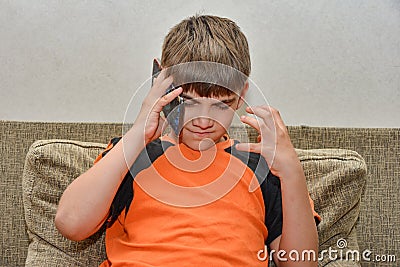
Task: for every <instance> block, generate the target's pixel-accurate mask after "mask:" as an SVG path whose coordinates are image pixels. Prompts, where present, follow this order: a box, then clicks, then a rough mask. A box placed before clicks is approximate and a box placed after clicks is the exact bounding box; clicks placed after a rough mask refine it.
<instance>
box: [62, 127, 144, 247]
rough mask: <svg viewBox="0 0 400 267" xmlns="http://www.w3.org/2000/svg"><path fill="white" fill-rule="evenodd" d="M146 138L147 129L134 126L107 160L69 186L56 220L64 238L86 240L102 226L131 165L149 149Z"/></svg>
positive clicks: (63, 196) (97, 164)
mask: <svg viewBox="0 0 400 267" xmlns="http://www.w3.org/2000/svg"><path fill="white" fill-rule="evenodd" d="M142 135H143V127H142V126H139V125H134V126H133V127H132V128H131V129H130V130H129V131H128V132H127V133H126V134H125V135H124V136H123V138H122V139H121V140H120V141H119V142H118V143H117V144H116V145H115V147H113V149H111V150H110V151H109V153H108V154H107V156H106V157H104V158H103V159H101V160H100V161H99V162H97V163H96V164H95V165H94V166H93V167H92V168H90V169H89V170H87V171H86V172H85V173H83V174H82V175H80V176H79V177H78V178H76V179H75V180H74V181H73V182H72V183H71V184H70V185H69V186H68V188H67V189H66V190H65V192H64V194H63V195H62V197H61V199H60V202H59V207H58V210H57V214H56V219H55V223H56V226H57V228H58V229H59V230H60V232H61V233H62V234H63V235H65V236H66V237H68V238H70V239H73V240H82V239H85V238H87V237H88V236H90V235H91V234H93V233H95V232H96V231H97V230H98V229H99V228H100V227H101V225H102V224H103V223H104V221H105V219H106V217H107V215H108V211H109V208H110V205H111V203H112V200H113V198H114V196H115V194H116V192H117V190H118V187H119V185H120V183H121V182H122V180H123V178H124V177H125V175H126V173H127V172H128V166H131V165H132V164H133V162H134V161H135V159H136V158H137V156H138V155H139V153H140V151H142V149H143V148H144V147H145V143H144V138H143V136H142Z"/></svg>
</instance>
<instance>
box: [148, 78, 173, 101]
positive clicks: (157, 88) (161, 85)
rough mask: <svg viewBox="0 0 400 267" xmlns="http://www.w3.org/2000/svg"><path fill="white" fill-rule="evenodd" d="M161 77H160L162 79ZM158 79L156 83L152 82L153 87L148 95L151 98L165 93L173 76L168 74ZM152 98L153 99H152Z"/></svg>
mask: <svg viewBox="0 0 400 267" xmlns="http://www.w3.org/2000/svg"><path fill="white" fill-rule="evenodd" d="M162 78H163V77H161V79H162ZM161 79H160V80H158V81H157V82H156V83H154V85H153V87H152V88H151V91H150V93H149V94H150V95H151V98H153V97H154V98H159V97H161V96H163V95H164V94H165V92H166V91H167V88H168V87H169V86H170V85H171V84H172V82H173V77H172V76H169V77H167V78H165V79H163V80H161ZM154 98H153V99H154Z"/></svg>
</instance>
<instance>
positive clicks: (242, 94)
mask: <svg viewBox="0 0 400 267" xmlns="http://www.w3.org/2000/svg"><path fill="white" fill-rule="evenodd" d="M248 90H249V82H248V81H246V83H245V84H244V86H243V89H242V91H241V93H240V96H239V101H238V104H237V107H236V109H239V108H240V107H241V106H242V105H243V103H244V97H245V96H246V94H247V91H248Z"/></svg>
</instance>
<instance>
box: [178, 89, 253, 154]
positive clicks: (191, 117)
mask: <svg viewBox="0 0 400 267" xmlns="http://www.w3.org/2000/svg"><path fill="white" fill-rule="evenodd" d="M247 87H248V84H247V83H246V86H245V88H244V89H243V90H242V93H241V95H240V96H239V95H238V94H231V95H226V96H219V97H200V96H199V95H198V94H197V93H195V92H186V93H182V94H181V96H182V97H183V98H184V100H185V102H184V108H185V113H184V124H183V127H182V130H181V133H180V138H179V139H180V142H182V143H184V144H185V145H187V146H188V147H190V148H191V149H193V150H206V149H209V148H210V147H211V146H213V145H214V144H215V143H218V142H220V140H221V137H222V136H223V135H224V134H225V133H226V132H227V129H228V128H229V127H230V125H231V123H232V119H233V116H234V114H235V111H236V110H237V109H238V108H240V106H241V105H242V104H243V99H242V98H243V97H244V95H245V93H246V92H247Z"/></svg>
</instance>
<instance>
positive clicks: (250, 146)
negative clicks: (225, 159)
mask: <svg viewBox="0 0 400 267" xmlns="http://www.w3.org/2000/svg"><path fill="white" fill-rule="evenodd" d="M236 149H237V150H240V151H247V152H255V153H261V144H259V143H257V144H256V143H239V144H237V145H236Z"/></svg>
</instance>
